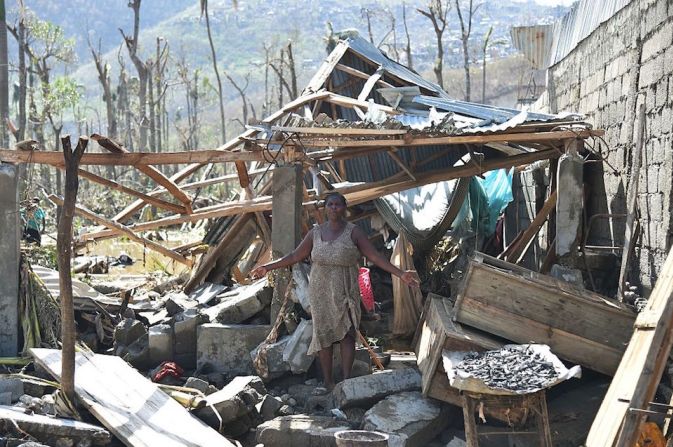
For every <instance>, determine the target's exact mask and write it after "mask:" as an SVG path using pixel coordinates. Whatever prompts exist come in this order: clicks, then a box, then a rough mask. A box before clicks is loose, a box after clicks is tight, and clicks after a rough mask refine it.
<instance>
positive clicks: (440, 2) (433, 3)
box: [416, 0, 451, 88]
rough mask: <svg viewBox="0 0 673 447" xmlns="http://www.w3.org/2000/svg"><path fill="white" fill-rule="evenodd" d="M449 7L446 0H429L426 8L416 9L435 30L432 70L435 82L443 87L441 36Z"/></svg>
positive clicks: (446, 21) (442, 45) (442, 46)
mask: <svg viewBox="0 0 673 447" xmlns="http://www.w3.org/2000/svg"><path fill="white" fill-rule="evenodd" d="M450 9H451V5H450V4H449V3H448V0H430V2H429V3H428V5H427V9H420V8H417V9H416V10H417V11H418V12H420V13H421V14H423V15H424V16H425V17H427V18H428V19H430V21H431V22H432V27H433V28H434V30H435V38H436V39H437V58H436V59H435V66H434V68H433V71H434V72H435V77H436V78H437V83H438V84H439V86H440V87H441V88H444V76H443V73H442V71H443V69H444V44H443V42H442V36H443V35H444V30H446V25H447V23H448V20H447V17H448V14H449V10H450Z"/></svg>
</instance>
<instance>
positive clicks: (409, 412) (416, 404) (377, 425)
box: [362, 391, 449, 447]
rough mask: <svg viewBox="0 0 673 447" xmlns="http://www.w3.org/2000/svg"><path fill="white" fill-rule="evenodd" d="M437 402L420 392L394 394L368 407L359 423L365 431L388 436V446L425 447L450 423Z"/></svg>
mask: <svg viewBox="0 0 673 447" xmlns="http://www.w3.org/2000/svg"><path fill="white" fill-rule="evenodd" d="M446 416H447V415H446V412H445V411H442V405H441V403H440V402H439V401H437V400H433V399H426V398H424V397H423V396H422V395H421V393H420V392H418V391H412V392H406V393H400V394H394V395H392V396H388V397H386V398H385V399H383V400H382V401H381V402H379V403H377V404H376V405H374V406H373V407H372V408H370V409H369V410H368V411H367V412H366V413H365V416H364V419H363V421H362V428H363V429H364V430H372V431H379V432H383V433H388V434H389V435H390V438H389V440H388V445H389V446H390V447H407V446H409V447H412V446H417V445H427V444H428V443H429V442H430V441H431V440H432V439H434V438H435V437H436V436H437V435H439V433H440V432H441V431H442V430H444V428H445V427H446V425H447V424H448V422H449V418H448V417H446Z"/></svg>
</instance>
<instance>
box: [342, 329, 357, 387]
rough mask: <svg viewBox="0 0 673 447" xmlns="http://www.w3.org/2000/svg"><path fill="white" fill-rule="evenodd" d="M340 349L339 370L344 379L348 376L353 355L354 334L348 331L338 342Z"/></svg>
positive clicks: (351, 367) (351, 368) (351, 366)
mask: <svg viewBox="0 0 673 447" xmlns="http://www.w3.org/2000/svg"><path fill="white" fill-rule="evenodd" d="M339 345H340V346H339V350H340V351H341V372H342V373H343V377H344V380H345V379H348V378H350V376H351V372H352V370H353V359H354V357H355V336H354V335H353V334H351V333H350V332H349V333H348V334H346V336H345V337H344V339H343V340H341V342H339Z"/></svg>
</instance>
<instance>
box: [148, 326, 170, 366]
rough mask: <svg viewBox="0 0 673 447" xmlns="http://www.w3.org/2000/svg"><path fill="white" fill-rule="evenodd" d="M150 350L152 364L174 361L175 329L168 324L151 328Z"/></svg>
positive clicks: (149, 332) (149, 333) (149, 336)
mask: <svg viewBox="0 0 673 447" xmlns="http://www.w3.org/2000/svg"><path fill="white" fill-rule="evenodd" d="M147 336H148V339H149V349H150V363H152V364H153V365H158V364H160V363H161V362H164V361H168V360H173V344H174V337H173V328H172V327H171V326H170V325H168V324H157V325H156V326H152V327H150V329H149V331H148V333H147Z"/></svg>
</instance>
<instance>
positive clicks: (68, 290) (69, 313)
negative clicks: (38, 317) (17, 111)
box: [56, 135, 89, 402]
mask: <svg viewBox="0 0 673 447" xmlns="http://www.w3.org/2000/svg"><path fill="white" fill-rule="evenodd" d="M61 144H62V145H63V155H64V157H65V197H64V201H63V208H62V211H61V219H60V220H59V222H58V236H57V238H56V251H57V253H58V257H57V262H58V284H59V289H60V291H61V297H60V300H61V342H62V343H63V348H62V349H63V357H62V364H61V365H62V366H61V387H62V389H63V393H64V394H65V397H66V398H67V400H68V401H70V402H74V400H75V311H74V308H73V299H72V278H71V277H70V257H71V256H72V221H73V218H74V216H75V202H76V201H77V189H78V187H79V177H78V175H77V171H78V169H79V161H80V159H81V158H82V155H83V154H84V151H85V150H86V147H87V145H88V144H89V139H88V138H86V137H80V139H79V142H78V143H77V147H76V148H75V150H74V151H73V150H72V147H71V144H70V135H66V136H64V137H63V138H61Z"/></svg>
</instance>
